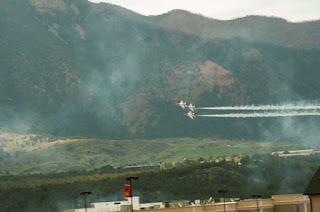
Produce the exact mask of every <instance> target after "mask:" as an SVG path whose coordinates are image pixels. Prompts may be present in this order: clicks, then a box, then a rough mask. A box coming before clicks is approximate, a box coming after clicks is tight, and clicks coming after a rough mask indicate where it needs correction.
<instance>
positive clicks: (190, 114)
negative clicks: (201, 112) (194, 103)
mask: <svg viewBox="0 0 320 212" xmlns="http://www.w3.org/2000/svg"><path fill="white" fill-rule="evenodd" d="M185 115H186V116H188V117H189V118H191V119H194V118H195V117H196V115H195V114H194V113H193V112H191V111H189V113H187V114H185Z"/></svg>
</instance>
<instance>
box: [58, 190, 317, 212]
mask: <svg viewBox="0 0 320 212" xmlns="http://www.w3.org/2000/svg"><path fill="white" fill-rule="evenodd" d="M224 202H225V204H226V212H252V211H255V212H257V211H258V212H312V211H311V207H310V199H309V197H308V196H307V195H302V194H292V195H274V196H272V197H271V198H270V199H247V200H240V199H239V198H235V199H231V198H226V199H225V200H223V198H219V199H214V198H212V197H211V198H209V199H208V200H205V201H201V200H195V201H194V202H190V201H188V200H181V201H170V202H153V203H140V198H139V197H133V209H134V210H135V211H136V210H139V211H141V210H144V211H148V212H209V211H210V212H222V211H224ZM91 205H92V208H88V209H87V212H116V211H130V210H131V202H130V199H128V201H117V202H99V203H92V204H91ZM319 205H320V204H319ZM316 211H320V210H313V212H316ZM63 212H85V209H84V208H81V209H70V210H64V211H63Z"/></svg>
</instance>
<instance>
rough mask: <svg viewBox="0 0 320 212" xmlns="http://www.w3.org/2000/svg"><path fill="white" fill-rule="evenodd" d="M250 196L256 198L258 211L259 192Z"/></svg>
mask: <svg viewBox="0 0 320 212" xmlns="http://www.w3.org/2000/svg"><path fill="white" fill-rule="evenodd" d="M252 198H256V199H257V212H259V198H261V194H254V195H252Z"/></svg>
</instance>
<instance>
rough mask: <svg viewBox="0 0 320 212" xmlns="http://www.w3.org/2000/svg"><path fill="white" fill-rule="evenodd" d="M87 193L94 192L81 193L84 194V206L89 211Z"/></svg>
mask: <svg viewBox="0 0 320 212" xmlns="http://www.w3.org/2000/svg"><path fill="white" fill-rule="evenodd" d="M87 194H92V192H91V191H84V192H81V193H80V195H83V196H84V208H85V211H86V212H87Z"/></svg>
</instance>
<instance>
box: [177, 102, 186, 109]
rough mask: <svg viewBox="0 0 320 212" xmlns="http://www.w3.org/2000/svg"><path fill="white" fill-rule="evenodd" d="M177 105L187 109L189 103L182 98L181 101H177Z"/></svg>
mask: <svg viewBox="0 0 320 212" xmlns="http://www.w3.org/2000/svg"><path fill="white" fill-rule="evenodd" d="M177 105H178V106H180V107H182V108H183V109H186V107H187V103H186V102H183V101H182V100H181V101H180V102H179V103H177Z"/></svg>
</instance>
